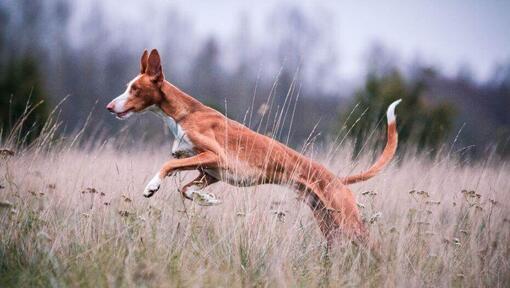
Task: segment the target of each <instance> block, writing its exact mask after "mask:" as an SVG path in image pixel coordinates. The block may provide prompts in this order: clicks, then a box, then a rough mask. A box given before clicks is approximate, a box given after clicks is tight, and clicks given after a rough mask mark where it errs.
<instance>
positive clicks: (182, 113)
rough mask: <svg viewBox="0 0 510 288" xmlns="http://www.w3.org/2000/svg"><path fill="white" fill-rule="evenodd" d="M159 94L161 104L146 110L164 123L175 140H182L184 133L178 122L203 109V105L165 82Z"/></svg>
mask: <svg viewBox="0 0 510 288" xmlns="http://www.w3.org/2000/svg"><path fill="white" fill-rule="evenodd" d="M161 93H162V101H161V103H159V104H155V105H152V106H151V107H150V108H149V109H148V110H149V111H151V112H153V113H154V114H156V116H158V117H160V118H161V119H162V120H163V121H164V122H165V124H166V125H167V126H168V128H169V129H170V131H171V132H172V134H173V135H174V138H175V139H179V140H180V139H183V138H184V137H185V133H184V130H183V129H182V127H181V125H179V122H180V121H182V120H183V119H184V118H186V117H187V116H189V115H190V114H192V113H193V112H195V111H198V110H200V109H203V108H204V105H203V104H202V103H200V102H199V101H198V100H196V99H194V98H193V97H191V96H189V95H187V94H186V93H184V92H182V91H181V90H179V88H177V87H175V86H174V85H172V84H170V83H169V82H167V81H164V82H163V84H162V87H161Z"/></svg>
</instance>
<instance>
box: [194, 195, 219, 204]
mask: <svg viewBox="0 0 510 288" xmlns="http://www.w3.org/2000/svg"><path fill="white" fill-rule="evenodd" d="M192 197H193V201H194V202H196V203H197V204H198V205H201V206H214V205H219V204H221V200H220V199H218V198H216V196H214V194H212V193H199V192H194V193H193V196H192Z"/></svg>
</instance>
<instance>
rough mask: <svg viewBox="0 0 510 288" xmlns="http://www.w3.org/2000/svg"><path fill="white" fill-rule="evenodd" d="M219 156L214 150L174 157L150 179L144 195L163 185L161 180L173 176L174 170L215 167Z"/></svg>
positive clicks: (151, 193) (149, 195)
mask: <svg viewBox="0 0 510 288" xmlns="http://www.w3.org/2000/svg"><path fill="white" fill-rule="evenodd" d="M218 162H219V158H218V156H217V155H216V154H214V153H213V152H209V151H208V152H203V153H200V154H198V155H195V156H192V157H189V158H184V159H172V160H170V161H168V162H166V163H165V164H164V165H163V167H161V169H160V170H159V172H158V173H157V174H156V175H155V176H154V177H153V178H152V179H151V180H150V182H149V184H147V186H146V187H145V190H144V191H143V196H145V197H151V196H152V195H154V193H156V191H158V190H159V188H160V187H161V182H162V181H163V179H164V178H165V177H166V176H171V175H172V174H173V173H174V172H177V171H184V170H195V169H198V168H201V167H203V168H215V167H217V166H218Z"/></svg>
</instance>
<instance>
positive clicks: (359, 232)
mask: <svg viewBox="0 0 510 288" xmlns="http://www.w3.org/2000/svg"><path fill="white" fill-rule="evenodd" d="M298 187H299V190H300V192H301V193H304V195H305V201H306V203H307V204H308V206H309V207H310V208H311V209H312V212H313V215H314V217H315V220H316V221H317V224H318V225H319V228H320V230H321V232H322V234H323V235H324V237H325V238H326V240H327V242H328V246H331V245H332V244H333V243H334V242H335V241H336V240H337V239H339V237H340V236H341V235H340V234H343V235H345V236H347V237H348V238H350V239H351V240H353V241H354V242H355V243H358V244H362V245H365V244H366V241H367V239H368V231H367V230H366V228H365V226H364V224H363V222H362V221H361V217H360V215H359V211H358V209H357V207H356V206H355V205H356V202H355V201H354V197H353V195H351V194H352V192H350V190H349V189H348V188H347V187H345V186H343V187H338V186H336V185H311V184H309V183H307V182H305V181H301V184H300V185H298Z"/></svg>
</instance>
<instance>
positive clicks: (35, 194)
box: [28, 190, 37, 196]
mask: <svg viewBox="0 0 510 288" xmlns="http://www.w3.org/2000/svg"><path fill="white" fill-rule="evenodd" d="M28 193H30V194H32V196H37V193H35V191H33V190H28Z"/></svg>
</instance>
